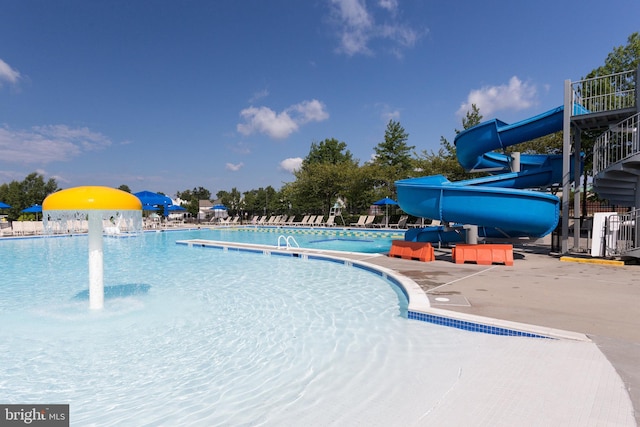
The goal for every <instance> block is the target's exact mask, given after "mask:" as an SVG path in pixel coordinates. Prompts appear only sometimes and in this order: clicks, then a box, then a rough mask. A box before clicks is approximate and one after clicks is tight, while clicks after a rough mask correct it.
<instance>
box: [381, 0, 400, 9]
mask: <svg viewBox="0 0 640 427" xmlns="http://www.w3.org/2000/svg"><path fill="white" fill-rule="evenodd" d="M378 6H380V7H381V8H383V9H387V10H388V11H389V12H395V11H396V10H398V0H379V1H378Z"/></svg>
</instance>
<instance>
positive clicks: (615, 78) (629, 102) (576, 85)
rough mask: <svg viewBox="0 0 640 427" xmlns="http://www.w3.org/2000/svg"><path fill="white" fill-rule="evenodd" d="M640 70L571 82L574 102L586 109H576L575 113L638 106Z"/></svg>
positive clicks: (598, 111)
mask: <svg viewBox="0 0 640 427" xmlns="http://www.w3.org/2000/svg"><path fill="white" fill-rule="evenodd" d="M637 74H638V70H629V71H623V72H620V73H614V74H609V75H606V76H596V77H592V78H589V79H583V80H578V81H575V82H571V89H572V93H573V103H574V104H578V105H581V106H582V107H584V109H574V111H573V115H574V116H577V115H582V114H590V113H600V112H605V111H612V110H620V109H624V108H633V107H637V103H638V82H637V80H638V75H637Z"/></svg>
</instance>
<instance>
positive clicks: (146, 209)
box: [142, 205, 160, 211]
mask: <svg viewBox="0 0 640 427" xmlns="http://www.w3.org/2000/svg"><path fill="white" fill-rule="evenodd" d="M142 210H143V211H159V210H160V209H158V208H156V207H155V206H153V205H142Z"/></svg>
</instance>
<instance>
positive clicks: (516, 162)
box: [511, 151, 520, 172]
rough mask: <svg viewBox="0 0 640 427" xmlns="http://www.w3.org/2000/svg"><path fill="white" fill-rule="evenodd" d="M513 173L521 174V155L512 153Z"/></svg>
mask: <svg viewBox="0 0 640 427" xmlns="http://www.w3.org/2000/svg"><path fill="white" fill-rule="evenodd" d="M511 172H520V153H519V152H517V151H515V152H513V153H511Z"/></svg>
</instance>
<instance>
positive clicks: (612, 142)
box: [593, 113, 640, 176]
mask: <svg viewBox="0 0 640 427" xmlns="http://www.w3.org/2000/svg"><path fill="white" fill-rule="evenodd" d="M639 125H640V113H638V114H636V115H634V116H631V117H629V118H628V119H626V120H623V121H621V122H620V123H618V124H617V125H615V126H612V127H611V128H610V129H609V130H608V131H606V132H605V133H603V134H602V135H600V136H599V137H598V138H597V139H596V142H595V144H594V146H593V174H594V176H595V175H596V174H598V173H599V172H601V171H603V170H605V169H607V168H608V167H609V166H610V165H612V164H614V163H617V162H620V161H622V160H625V159H627V158H629V157H632V156H634V155H635V154H638V153H640V131H639Z"/></svg>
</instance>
